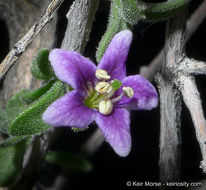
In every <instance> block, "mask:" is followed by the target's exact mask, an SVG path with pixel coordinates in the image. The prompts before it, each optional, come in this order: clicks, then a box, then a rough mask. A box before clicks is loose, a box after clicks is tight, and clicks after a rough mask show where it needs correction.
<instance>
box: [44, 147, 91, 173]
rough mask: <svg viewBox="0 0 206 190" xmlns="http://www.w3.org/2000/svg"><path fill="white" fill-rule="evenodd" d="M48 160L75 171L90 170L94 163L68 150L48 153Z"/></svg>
mask: <svg viewBox="0 0 206 190" xmlns="http://www.w3.org/2000/svg"><path fill="white" fill-rule="evenodd" d="M46 161H48V162H50V163H53V164H57V165H59V166H61V167H62V168H64V169H66V170H70V171H74V172H90V171H91V170H92V165H91V163H90V162H89V161H88V160H86V159H85V158H83V157H81V156H77V155H74V154H72V153H68V152H60V151H59V152H56V151H54V152H49V153H48V154H47V155H46Z"/></svg>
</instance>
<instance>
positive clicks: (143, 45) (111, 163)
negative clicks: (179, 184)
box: [0, 0, 206, 190]
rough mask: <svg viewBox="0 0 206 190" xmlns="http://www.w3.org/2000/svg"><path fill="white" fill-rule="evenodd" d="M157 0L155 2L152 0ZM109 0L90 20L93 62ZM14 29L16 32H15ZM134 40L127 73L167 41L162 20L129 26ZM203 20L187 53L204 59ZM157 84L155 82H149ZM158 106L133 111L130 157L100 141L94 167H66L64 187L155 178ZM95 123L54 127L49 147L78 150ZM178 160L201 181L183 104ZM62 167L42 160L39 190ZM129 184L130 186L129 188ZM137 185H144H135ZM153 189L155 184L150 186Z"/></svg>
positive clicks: (0, 50) (204, 80) (60, 32)
mask: <svg viewBox="0 0 206 190" xmlns="http://www.w3.org/2000/svg"><path fill="white" fill-rule="evenodd" d="M155 2H156V1H155ZM201 2H202V1H201V0H196V1H191V4H190V6H189V15H191V14H192V13H193V11H194V10H195V9H196V8H197V7H198V5H199V4H200V3H201ZM70 5H71V1H65V2H64V3H63V5H62V6H61V8H60V9H59V11H58V21H57V31H56V35H57V40H56V43H55V47H60V46H61V41H62V39H63V36H64V32H65V29H66V24H67V20H66V17H65V14H66V13H67V11H68V9H69V7H70ZM109 8H110V1H106V0H102V1H101V3H100V6H99V9H98V12H97V14H96V20H95V22H94V24H93V28H92V32H91V35H90V40H89V42H88V44H87V46H86V49H85V53H84V55H85V56H86V57H90V58H91V60H93V61H95V51H96V47H97V46H98V43H99V41H100V39H101V36H102V35H103V34H104V32H105V29H106V25H107V18H108V14H109ZM14 32H15V31H14ZM133 34H134V39H133V42H132V46H131V49H130V53H129V56H128V60H127V63H126V64H127V74H128V75H132V74H137V73H138V72H139V69H140V68H141V67H142V66H144V65H148V64H149V63H150V62H151V60H152V59H153V58H154V57H155V56H156V55H157V53H158V52H159V51H160V49H161V48H162V47H163V45H164V41H165V22H158V23H143V22H140V23H138V24H137V25H136V26H135V27H134V29H133ZM205 34H206V19H205V21H204V22H203V23H202V24H201V26H200V27H199V29H198V30H197V31H196V32H195V34H194V35H193V36H192V37H191V39H190V40H189V41H188V43H187V44H186V52H187V55H188V57H192V58H194V59H198V60H202V61H206V47H205V43H206V38H205ZM9 39H10V37H9V34H8V28H7V26H6V24H5V22H4V21H3V20H0V42H1V45H0V59H1V60H2V59H3V58H4V56H5V55H6V54H7V53H8V51H9ZM196 82H197V86H198V89H199V91H200V94H201V97H202V101H203V106H204V110H205V113H206V109H205V108H206V98H205V97H206V88H205V84H206V77H205V76H198V77H196ZM153 84H154V85H155V86H156V84H155V83H154V82H153ZM159 119H160V116H159V107H158V108H156V109H153V110H151V111H132V112H131V135H132V150H131V153H130V155H129V156H128V157H126V158H121V157H119V156H117V155H116V154H115V153H114V151H113V150H112V149H111V148H110V146H109V145H108V144H107V143H106V142H104V143H103V145H102V146H101V147H100V148H99V149H98V150H97V152H95V154H94V155H92V156H91V157H90V158H89V161H90V162H91V164H92V170H91V171H89V172H86V173H80V172H73V171H64V172H63V173H64V176H65V177H64V184H63V185H62V187H61V188H62V189H65V190H66V189H71V190H79V189H91V190H92V189H98V190H105V189H111V188H114V189H119V190H121V189H128V187H127V186H126V182H127V181H138V182H144V181H151V182H152V181H154V182H157V181H158V177H159V172H158V158H159V145H158V144H159V126H160V121H159ZM95 129H96V125H95V124H92V125H91V126H90V128H89V129H88V130H86V131H84V132H78V133H74V132H73V131H72V130H71V129H70V128H58V130H57V135H56V137H55V139H54V142H53V143H52V145H51V149H52V150H61V151H67V152H71V153H78V152H79V149H80V147H81V145H82V144H83V143H84V142H85V141H86V140H87V139H88V137H89V136H90V135H91V134H92V133H93V132H94V130H95ZM181 159H182V164H181V181H189V182H196V181H199V180H202V179H205V175H204V174H203V173H202V170H201V169H200V168H199V163H200V161H201V154H200V149H199V145H198V143H197V140H196V136H195V131H194V127H193V124H192V120H191V117H190V114H189V112H188V110H187V108H186V107H185V106H184V105H183V111H182V158H181ZM62 171H63V170H62V169H61V168H60V167H59V166H57V165H53V164H50V163H45V164H44V167H43V170H42V173H41V176H40V180H39V182H38V184H37V189H39V190H40V189H49V188H51V186H52V185H53V183H54V182H55V179H56V177H57V176H59V175H62ZM130 188H132V187H130ZM133 188H135V189H146V188H145V187H144V188H141V187H133ZM149 189H154V190H155V188H154V187H152V188H149Z"/></svg>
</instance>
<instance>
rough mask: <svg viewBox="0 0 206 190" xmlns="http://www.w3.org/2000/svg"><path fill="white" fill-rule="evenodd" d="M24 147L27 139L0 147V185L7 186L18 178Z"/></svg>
mask: <svg viewBox="0 0 206 190" xmlns="http://www.w3.org/2000/svg"><path fill="white" fill-rule="evenodd" d="M26 147H27V139H24V140H22V141H20V142H19V143H17V144H15V145H14V146H9V147H6V148H2V147H0V186H3V187H5V186H9V185H11V184H12V183H15V182H16V181H17V180H18V179H19V177H20V176H21V169H22V163H23V158H24V153H25V150H26Z"/></svg>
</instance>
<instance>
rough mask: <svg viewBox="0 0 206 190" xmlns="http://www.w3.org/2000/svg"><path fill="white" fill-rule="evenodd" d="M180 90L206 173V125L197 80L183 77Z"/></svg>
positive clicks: (181, 77)
mask: <svg viewBox="0 0 206 190" xmlns="http://www.w3.org/2000/svg"><path fill="white" fill-rule="evenodd" d="M178 84H179V89H180V91H181V93H182V96H183V99H184V102H185V104H186V106H187V107H188V109H189V111H190V114H191V117H192V120H193V123H194V127H195V131H196V136H197V140H198V142H199V145H200V150H201V153H202V157H203V161H202V162H201V166H200V167H201V168H202V169H203V172H205V173H206V123H205V117H204V113H203V108H202V104H201V99H200V95H199V92H198V90H197V86H196V84H195V80H194V78H193V77H191V76H187V75H181V76H180V77H179V78H178Z"/></svg>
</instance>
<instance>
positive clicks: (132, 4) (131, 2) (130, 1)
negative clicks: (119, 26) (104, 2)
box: [114, 0, 140, 25]
mask: <svg viewBox="0 0 206 190" xmlns="http://www.w3.org/2000/svg"><path fill="white" fill-rule="evenodd" d="M114 2H115V4H116V6H117V8H118V11H119V14H120V15H121V16H122V18H123V19H124V20H125V21H126V22H127V23H129V24H130V25H135V24H137V23H138V21H139V20H140V10H139V7H138V6H137V2H136V1H135V0H114Z"/></svg>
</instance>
